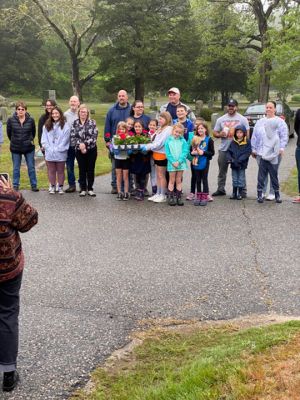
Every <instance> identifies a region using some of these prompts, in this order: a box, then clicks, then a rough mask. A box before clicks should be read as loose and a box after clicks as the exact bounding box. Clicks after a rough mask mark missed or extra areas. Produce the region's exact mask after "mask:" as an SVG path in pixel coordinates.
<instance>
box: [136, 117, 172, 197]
mask: <svg viewBox="0 0 300 400" xmlns="http://www.w3.org/2000/svg"><path fill="white" fill-rule="evenodd" d="M158 125H159V128H158V129H157V131H156V133H155V139H154V140H153V142H151V143H148V144H146V145H145V146H143V147H142V150H144V151H152V152H153V155H152V156H153V160H154V163H155V170H156V179H157V193H156V194H155V195H154V196H151V197H149V198H148V200H150V201H153V202H154V203H163V202H165V201H166V190H167V180H166V169H167V164H168V160H167V157H166V150H165V142H166V140H167V139H168V137H169V136H170V135H171V133H172V117H171V114H170V113H169V112H168V111H163V112H162V113H160V115H159V119H158Z"/></svg>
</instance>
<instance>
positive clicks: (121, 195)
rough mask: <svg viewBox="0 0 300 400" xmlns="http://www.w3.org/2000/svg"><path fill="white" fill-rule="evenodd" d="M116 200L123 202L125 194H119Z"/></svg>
mask: <svg viewBox="0 0 300 400" xmlns="http://www.w3.org/2000/svg"><path fill="white" fill-rule="evenodd" d="M116 199H117V200H123V193H121V192H120V193H118V194H117V197H116Z"/></svg>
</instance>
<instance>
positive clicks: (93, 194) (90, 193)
mask: <svg viewBox="0 0 300 400" xmlns="http://www.w3.org/2000/svg"><path fill="white" fill-rule="evenodd" d="M88 195H89V196H92V197H96V193H94V192H93V191H92V190H89V191H88Z"/></svg>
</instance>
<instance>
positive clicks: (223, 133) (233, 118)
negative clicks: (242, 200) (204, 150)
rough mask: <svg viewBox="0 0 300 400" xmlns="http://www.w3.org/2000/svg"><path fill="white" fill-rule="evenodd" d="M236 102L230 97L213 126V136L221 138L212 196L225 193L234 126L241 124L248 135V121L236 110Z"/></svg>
mask: <svg viewBox="0 0 300 400" xmlns="http://www.w3.org/2000/svg"><path fill="white" fill-rule="evenodd" d="M237 109H238V102H237V101H236V100H234V99H230V100H229V101H228V104H227V113H226V114H225V115H223V116H222V117H220V118H218V119H217V121H216V124H215V127H214V131H213V134H214V137H215V138H221V144H220V147H219V157H218V165H219V175H218V189H217V190H216V192H214V193H213V194H212V195H213V196H224V195H226V191H225V184H226V176H227V170H228V162H227V150H228V148H229V146H230V143H231V141H232V139H233V135H234V128H235V127H236V126H237V125H243V126H244V127H245V128H246V130H247V137H249V123H248V120H247V118H246V117H244V116H243V115H241V114H239V113H238V112H237ZM242 197H246V187H245V188H244V190H243V191H242Z"/></svg>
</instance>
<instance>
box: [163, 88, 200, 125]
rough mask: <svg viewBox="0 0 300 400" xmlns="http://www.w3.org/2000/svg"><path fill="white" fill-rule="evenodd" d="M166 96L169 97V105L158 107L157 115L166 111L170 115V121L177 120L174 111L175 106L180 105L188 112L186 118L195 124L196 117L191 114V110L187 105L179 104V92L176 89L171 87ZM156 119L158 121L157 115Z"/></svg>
mask: <svg viewBox="0 0 300 400" xmlns="http://www.w3.org/2000/svg"><path fill="white" fill-rule="evenodd" d="M168 96H169V103H166V104H164V105H162V106H161V107H160V110H159V113H161V112H164V111H168V112H169V113H170V114H171V116H172V119H176V118H177V114H176V109H177V106H178V105H179V104H180V105H184V106H185V107H186V109H187V112H188V114H187V117H188V118H189V119H190V120H191V121H192V122H195V120H196V117H195V114H194V113H193V111H192V110H191V108H190V107H189V106H188V105H186V104H183V103H181V101H180V90H179V89H178V88H177V87H171V89H169V90H168ZM157 119H158V115H157Z"/></svg>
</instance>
